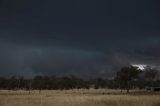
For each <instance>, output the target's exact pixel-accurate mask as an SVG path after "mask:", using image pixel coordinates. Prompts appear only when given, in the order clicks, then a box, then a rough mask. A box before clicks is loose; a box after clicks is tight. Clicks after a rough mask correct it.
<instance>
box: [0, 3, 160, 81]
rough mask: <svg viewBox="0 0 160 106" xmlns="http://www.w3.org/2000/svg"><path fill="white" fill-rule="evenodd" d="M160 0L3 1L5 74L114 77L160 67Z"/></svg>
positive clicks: (1, 63)
mask: <svg viewBox="0 0 160 106" xmlns="http://www.w3.org/2000/svg"><path fill="white" fill-rule="evenodd" d="M159 5H160V1H159V0H0V76H12V75H21V76H27V77H31V76H34V75H71V74H73V75H77V76H82V77H90V78H92V77H99V76H107V77H112V76H114V73H115V72H116V71H118V70H119V69H120V68H121V67H123V66H127V65H130V64H145V65H152V66H155V67H160V6H159Z"/></svg>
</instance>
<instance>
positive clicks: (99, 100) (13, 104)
mask: <svg viewBox="0 0 160 106" xmlns="http://www.w3.org/2000/svg"><path fill="white" fill-rule="evenodd" d="M0 106H160V92H146V91H136V90H132V91H131V92H130V93H129V94H126V92H122V93H121V91H120V90H109V89H98V90H95V89H90V90H85V89H80V90H76V89H75V90H51V91H49V90H43V91H41V92H39V91H36V90H35V91H31V92H28V91H23V90H21V91H20V90H18V91H8V90H1V91H0Z"/></svg>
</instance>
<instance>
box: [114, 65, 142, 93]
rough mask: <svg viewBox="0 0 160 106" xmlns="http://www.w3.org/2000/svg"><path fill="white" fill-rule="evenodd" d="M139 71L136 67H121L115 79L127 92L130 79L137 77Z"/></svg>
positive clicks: (129, 86)
mask: <svg viewBox="0 0 160 106" xmlns="http://www.w3.org/2000/svg"><path fill="white" fill-rule="evenodd" d="M140 72H141V70H139V69H138V68H137V67H133V66H130V67H123V68H122V69H121V71H119V72H117V76H116V78H115V80H116V81H117V82H118V83H119V84H120V88H121V89H123V88H125V89H126V90H127V93H128V92H129V90H130V88H131V83H132V81H133V80H136V79H137V78H138V75H139V73H140Z"/></svg>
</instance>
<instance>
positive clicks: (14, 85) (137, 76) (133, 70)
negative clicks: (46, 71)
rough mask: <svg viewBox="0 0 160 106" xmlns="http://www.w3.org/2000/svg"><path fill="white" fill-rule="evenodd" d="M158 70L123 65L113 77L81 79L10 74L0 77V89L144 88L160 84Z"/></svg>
mask: <svg viewBox="0 0 160 106" xmlns="http://www.w3.org/2000/svg"><path fill="white" fill-rule="evenodd" d="M157 74H158V71H157V70H155V69H152V68H146V69H145V70H143V71H142V70H140V69H138V68H137V67H133V66H130V67H123V68H122V69H121V70H120V71H119V72H117V74H116V76H115V77H114V78H113V79H107V78H96V79H88V80H85V79H82V78H78V77H76V76H63V77H57V76H35V77H34V78H30V79H26V78H24V77H16V76H12V77H10V78H5V77H0V89H8V90H18V89H23V90H39V91H41V90H68V89H90V88H95V89H99V88H109V89H121V90H123V89H126V90H127V92H129V90H130V89H135V88H138V89H144V88H145V87H147V86H150V87H154V86H160V80H158V79H156V75H157Z"/></svg>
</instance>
